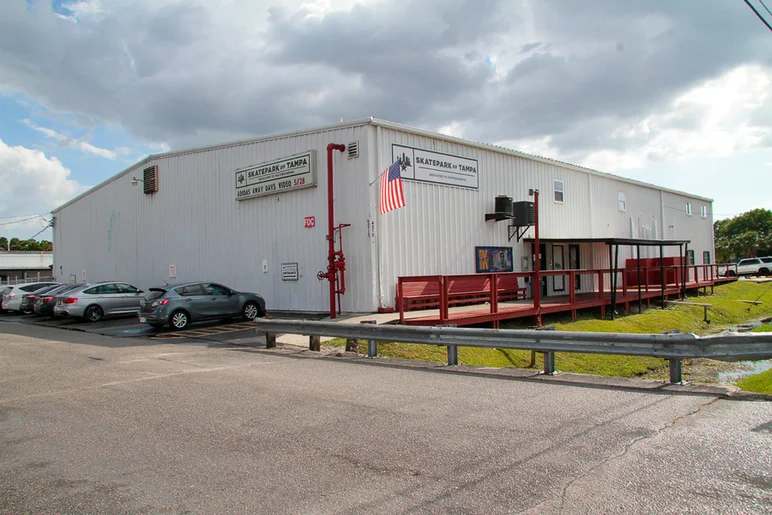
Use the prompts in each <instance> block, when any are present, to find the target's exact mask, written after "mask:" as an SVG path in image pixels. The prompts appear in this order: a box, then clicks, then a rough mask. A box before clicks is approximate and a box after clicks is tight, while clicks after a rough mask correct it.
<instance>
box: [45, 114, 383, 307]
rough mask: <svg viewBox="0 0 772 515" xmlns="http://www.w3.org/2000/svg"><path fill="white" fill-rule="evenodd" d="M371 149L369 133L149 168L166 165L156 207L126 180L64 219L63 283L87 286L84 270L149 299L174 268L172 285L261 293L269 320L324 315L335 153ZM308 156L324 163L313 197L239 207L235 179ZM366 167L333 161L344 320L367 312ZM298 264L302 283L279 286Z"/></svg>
mask: <svg viewBox="0 0 772 515" xmlns="http://www.w3.org/2000/svg"><path fill="white" fill-rule="evenodd" d="M366 138H367V128H366V127H362V126H360V127H352V128H345V129H340V130H333V131H326V132H320V133H316V134H310V135H304V136H300V137H287V138H280V139H277V140H273V141H268V142H259V143H248V144H243V145H236V146H231V147H226V148H219V149H208V150H205V151H199V152H194V153H187V154H177V155H174V156H170V157H166V158H164V157H160V158H159V159H156V160H153V161H151V162H149V163H147V162H143V163H142V164H141V166H149V165H158V184H159V191H158V192H157V193H155V194H154V195H144V194H143V193H142V189H141V186H140V187H136V186H132V185H131V177H132V174H131V173H129V174H126V175H125V176H123V177H121V178H119V179H118V180H116V181H114V182H111V183H109V184H106V185H105V186H104V187H102V188H100V189H98V190H96V191H94V192H93V193H92V194H90V195H89V196H87V197H85V198H83V199H81V200H79V201H77V202H75V203H73V204H71V205H69V206H66V207H65V208H64V209H62V210H61V211H59V212H58V213H57V222H56V224H57V225H56V231H55V237H56V241H55V249H56V251H55V252H56V264H57V266H60V267H61V269H60V270H59V271H58V273H59V275H60V276H62V277H64V278H65V279H66V278H67V277H68V276H69V274H76V275H77V277H78V279H80V274H81V271H82V270H86V272H87V275H88V279H89V280H113V279H115V280H124V281H128V282H131V283H134V284H137V285H138V286H140V287H142V288H147V287H149V286H152V285H154V284H163V282H164V281H170V279H169V265H170V264H174V265H176V269H177V278H176V280H173V281H172V282H184V281H194V280H212V281H217V282H222V283H224V284H227V285H230V286H233V287H235V288H239V289H244V290H249V291H257V292H259V293H261V294H262V295H264V296H265V297H266V299H267V304H268V307H269V309H274V310H293V311H319V312H324V311H327V310H329V294H328V291H329V290H328V286H327V285H328V283H327V282H326V281H325V282H320V281H318V280H317V278H316V274H317V272H318V271H320V270H325V269H326V267H327V241H326V233H327V157H326V150H325V149H326V147H327V144H328V143H332V142H334V143H342V144H347V143H349V142H352V141H356V140H360V141H366ZM312 149H315V150H316V151H317V184H318V186H317V187H316V188H308V189H304V190H297V191H293V192H288V193H283V194H277V195H270V196H265V197H260V198H255V199H249V200H244V201H241V202H237V201H236V200H235V199H234V197H235V189H234V172H235V170H236V169H238V168H242V167H246V166H250V165H254V164H258V163H262V162H266V161H271V160H274V159H278V158H282V157H286V156H290V155H293V154H298V153H301V152H305V151H307V150H312ZM360 155H361V157H360V158H358V159H352V160H348V159H347V158H346V155H345V153H341V152H337V151H336V152H335V155H334V163H335V179H336V180H335V192H336V194H335V197H336V217H335V218H336V220H335V223H336V225H337V224H339V223H350V224H352V225H351V227H350V228H347V229H344V251H345V254H346V265H347V274H348V277H347V279H348V284H347V286H348V290H347V293H346V295H345V296H344V304H343V307H344V310H365V311H371V310H373V309H374V308H375V306H374V300H373V299H374V292H373V287H372V285H373V281H374V279H373V274H374V272H373V269H372V265H371V255H370V254H371V252H372V251H371V248H370V245H368V238H367V236H366V231H367V225H366V219H367V212H368V208H369V204H370V202H369V199H368V198H367V197H366V196H363V195H360V194H359V192H361V191H365V190H366V188H367V187H368V184H367V178H368V176H369V174H368V170H369V166H368V155H367V148H366V146H362V148H361V149H360ZM138 168H139V167H138ZM139 173H140V170H137V172H136V173H134V174H133V175H137V174H139ZM137 176H138V175H137ZM305 216H315V217H316V226H315V227H314V228H312V229H306V228H304V224H303V221H304V217H305ZM263 260H267V262H268V272H267V273H264V272H263V271H262V262H263ZM290 262H297V263H298V264H299V267H300V279H299V280H298V281H282V280H281V263H290ZM360 306H361V307H360Z"/></svg>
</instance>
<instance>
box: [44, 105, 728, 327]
mask: <svg viewBox="0 0 772 515" xmlns="http://www.w3.org/2000/svg"><path fill="white" fill-rule="evenodd" d="M394 163H397V164H398V171H399V173H398V174H397V175H398V176H399V178H398V180H399V181H400V182H401V187H402V194H403V195H404V207H400V208H398V209H393V210H390V211H388V212H386V213H384V214H381V212H380V211H381V210H380V203H381V195H380V189H381V188H382V186H381V181H379V178H380V177H381V174H382V173H384V171H385V170H387V169H388V168H389V167H390V166H391V165H392V164H394ZM395 170H396V169H395ZM389 179H393V177H392V176H389ZM138 186H139V187H138ZM53 214H54V268H53V270H54V274H55V277H56V279H57V280H59V281H63V282H67V281H99V280H120V281H126V282H130V283H132V284H136V285H137V286H139V287H141V288H143V289H144V288H148V287H151V286H154V285H158V284H164V283H165V282H168V283H175V282H177V283H181V282H186V281H196V280H211V281H217V282H221V283H223V284H229V285H233V286H234V287H236V288H238V289H240V290H245V291H255V292H258V293H260V294H261V295H263V296H264V297H265V298H266V300H267V304H268V307H269V310H273V311H283V312H296V313H306V314H329V316H332V317H335V316H337V315H338V314H340V313H342V312H346V313H371V312H378V311H399V312H401V313H403V316H402V317H401V318H402V319H403V321H405V322H407V323H413V324H427V325H434V324H438V323H440V324H441V323H455V324H457V325H468V324H473V323H481V322H491V323H493V324H494V325H498V322H499V321H500V320H505V319H508V318H517V317H522V316H527V317H536V318H537V320H538V321H541V316H542V315H543V314H546V313H551V312H557V311H571V312H572V313H573V314H575V313H576V310H577V309H582V308H587V307H599V308H600V309H601V311H602V312H603V313H604V314H605V310H606V307H607V306H612V307H613V308H616V307H617V305H619V306H624V307H628V306H629V305H630V304H631V303H636V302H637V303H649V302H650V301H651V300H652V299H660V298H662V297H667V296H678V295H683V293H684V292H685V291H686V290H688V289H694V288H709V287H712V286H713V285H714V284H715V283H716V282H718V281H722V280H726V279H724V278H723V277H719V275H718V269H717V265H716V263H714V262H713V256H714V255H715V253H714V242H713V208H712V201H711V200H710V199H707V198H703V197H699V196H696V195H692V194H689V193H685V192H680V191H673V190H670V189H667V188H661V187H658V186H654V185H651V184H646V183H643V182H638V181H634V180H630V179H625V178H622V177H616V176H614V175H611V174H607V173H603V172H599V171H595V170H590V169H587V168H583V167H580V166H575V165H571V164H567V163H562V162H558V161H554V160H551V159H545V158H541V157H537V156H532V155H528V154H524V153H522V152H517V151H514V150H508V149H505V148H502V147H498V146H494V145H489V144H485V143H477V142H471V141H466V140H463V139H460V138H455V137H450V136H445V135H442V134H438V133H434V132H429V131H425V130H421V129H416V128H412V127H407V126H404V125H400V124H397V123H393V122H389V121H385V120H380V119H375V118H366V119H362V120H355V121H351V122H345V123H339V124H335V125H330V126H326V127H321V128H317V129H309V130H300V131H296V132H288V133H281V134H272V135H268V136H263V137H259V138H255V139H251V140H246V141H238V142H233V143H228V144H223V145H217V146H211V147H204V148H196V149H190V150H184V151H179V152H169V153H165V154H156V155H151V156H148V157H147V158H146V159H143V160H142V161H140V162H138V163H136V164H135V165H133V166H131V167H129V168H128V169H126V170H124V171H123V172H121V173H119V174H117V175H116V176H114V177H112V178H110V179H108V180H107V181H105V182H103V183H102V184H99V185H98V186H95V187H94V188H92V189H90V190H89V191H87V192H85V193H83V194H82V195H79V196H78V197H76V198H74V199H72V200H71V201H69V202H67V203H66V204H64V205H62V206H60V207H58V208H57V209H55V210H54V212H53ZM462 306H466V308H465V309H454V308H461V307H462ZM409 310H431V311H426V312H425V313H424V314H422V315H421V316H417V315H418V314H415V313H414V314H413V316H412V317H410V319H409V320H408V319H406V318H405V317H404V312H405V311H409ZM613 311H614V309H612V310H610V312H612V313H613Z"/></svg>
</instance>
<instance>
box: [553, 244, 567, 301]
mask: <svg viewBox="0 0 772 515" xmlns="http://www.w3.org/2000/svg"><path fill="white" fill-rule="evenodd" d="M552 269H553V270H563V245H553V246H552ZM565 279H566V278H565V277H564V276H562V275H553V276H552V289H553V290H554V291H565V289H566V281H565Z"/></svg>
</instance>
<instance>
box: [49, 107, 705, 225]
mask: <svg viewBox="0 0 772 515" xmlns="http://www.w3.org/2000/svg"><path fill="white" fill-rule="evenodd" d="M363 125H375V126H380V127H384V128H387V129H394V130H399V131H403V132H408V133H412V134H416V135H419V136H426V137H429V138H436V139H440V140H444V141H449V142H453V143H459V144H462V145H467V146H471V147H475V148H479V149H482V150H490V151H492V152H498V153H500V154H505V155H510V156H515V157H521V158H523V159H530V160H533V161H539V162H542V163H546V164H552V165H557V166H561V167H564V168H568V169H569V170H574V171H578V172H583V173H587V174H590V175H596V176H598V177H603V178H610V179H614V180H618V181H621V182H624V183H628V184H634V185H636V186H642V187H645V188H649V189H654V190H657V191H663V192H666V193H672V194H675V195H682V196H685V197H689V198H692V199H696V200H703V201H705V202H711V203H712V202H713V199H710V198H707V197H702V196H699V195H694V194H691V193H687V192H685V191H679V190H674V189H670V188H665V187H662V186H657V185H656V184H650V183H646V182H643V181H637V180H635V179H628V178H626V177H620V176H618V175H614V174H611V173H608V172H601V171H598V170H593V169H592V168H586V167H584V166H579V165H574V164H571V163H566V162H564V161H558V160H556V159H550V158H547V157H541V156H536V155H533V154H527V153H525V152H520V151H518V150H513V149H509V148H505V147H501V146H498V145H493V144H491V143H482V142H479V141H472V140H467V139H464V138H459V137H457V136H449V135H447V134H442V133H440V132H435V131H430V130H427V129H419V128H417V127H411V126H409V125H403V124H401V123H397V122H392V121H389V120H384V119H382V118H375V117H372V116H370V117H367V118H358V119H354V120H349V121H342V122H338V123H334V124H330V125H324V126H320V127H315V128H311V129H302V130H295V131H285V132H277V133H272V134H267V135H265V136H260V137H257V138H250V139H244V140H238V141H232V142H226V143H220V144H216V145H207V146H204V147H194V148H189V149H185V150H177V151H172V152H164V153H160V154H150V155H148V156H147V157H145V158H144V159H142V160H141V161H138V162H137V163H135V164H133V165H131V166H130V167H128V168H126V169H124V170H123V171H121V172H118V173H117V174H115V175H113V176H112V177H110V178H108V179H106V180H104V181H102V182H100V183H99V184H97V185H96V186H92V187H91V188H89V189H88V190H86V191H84V192H83V193H81V194H80V195H77V196H75V197H73V198H72V199H71V200H69V201H67V202H65V203H64V204H62V205H60V206H58V207H56V208H54V209H52V210H51V213H52V214H56V213H58V212H59V211H61V210H62V209H64V208H66V207H68V206H70V205H72V204H74V203H75V202H78V201H79V200H81V199H83V198H84V197H86V196H88V195H90V194H91V193H93V192H95V191H97V190H99V189H101V188H103V187H105V186H107V185H108V184H110V183H112V182H113V181H116V180H118V179H120V178H121V177H123V176H124V175H126V174H128V173H129V172H131V171H132V170H134V169H136V168H137V167H139V166H142V165H144V164H146V163H148V162H149V161H152V160H155V159H166V158H170V157H176V156H181V155H185V154H194V153H198V152H207V151H210V150H218V149H222V148H230V147H238V146H241V145H249V144H253V143H262V142H265V141H271V140H275V139H281V138H288V137H292V136H303V135H307V134H314V133H318V132H326V131H331V130H336V129H344V128H349V127H358V126H363Z"/></svg>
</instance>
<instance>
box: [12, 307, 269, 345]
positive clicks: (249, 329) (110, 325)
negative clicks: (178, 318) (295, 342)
mask: <svg viewBox="0 0 772 515" xmlns="http://www.w3.org/2000/svg"><path fill="white" fill-rule="evenodd" d="M3 321H5V322H15V323H21V324H30V325H35V326H42V327H51V328H56V329H63V330H68V331H79V332H86V333H91V334H98V335H102V336H109V337H112V338H156V339H172V338H174V339H208V340H213V341H222V342H226V341H232V340H240V339H243V338H246V337H251V336H253V335H254V328H255V325H254V323H253V322H249V321H247V320H244V319H241V318H233V319H225V320H209V321H205V322H199V323H195V324H192V325H191V326H190V327H189V328H188V329H186V330H184V331H177V330H173V329H171V328H170V327H168V326H166V327H163V328H161V329H156V328H154V327H151V326H150V325H148V324H140V323H139V321H138V320H137V316H136V315H132V316H122V317H112V318H105V319H103V320H101V321H99V322H86V321H84V320H79V319H73V318H59V317H56V318H55V317H40V316H36V315H23V314H19V313H14V314H11V313H0V322H3Z"/></svg>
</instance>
